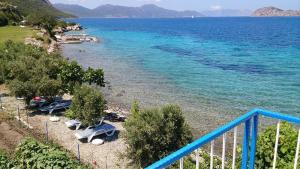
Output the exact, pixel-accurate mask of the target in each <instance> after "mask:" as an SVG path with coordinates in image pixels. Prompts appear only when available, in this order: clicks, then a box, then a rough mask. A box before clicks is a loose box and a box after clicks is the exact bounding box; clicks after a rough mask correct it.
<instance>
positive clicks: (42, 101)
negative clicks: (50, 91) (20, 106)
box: [29, 96, 62, 109]
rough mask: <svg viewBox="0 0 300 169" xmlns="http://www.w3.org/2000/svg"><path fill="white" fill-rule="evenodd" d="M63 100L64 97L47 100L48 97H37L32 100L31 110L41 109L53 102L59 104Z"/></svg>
mask: <svg viewBox="0 0 300 169" xmlns="http://www.w3.org/2000/svg"><path fill="white" fill-rule="evenodd" d="M61 100H62V97H53V98H50V99H49V98H46V97H39V96H37V97H35V98H33V99H32V100H30V103H29V108H30V109H34V108H41V107H45V106H48V105H50V104H51V103H52V102H59V101H61Z"/></svg>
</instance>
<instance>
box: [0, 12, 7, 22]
mask: <svg viewBox="0 0 300 169" xmlns="http://www.w3.org/2000/svg"><path fill="white" fill-rule="evenodd" d="M6 25H8V19H7V17H6V16H5V15H4V13H3V12H1V11H0V26H6Z"/></svg>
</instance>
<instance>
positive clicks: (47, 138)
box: [46, 122, 48, 142]
mask: <svg viewBox="0 0 300 169" xmlns="http://www.w3.org/2000/svg"><path fill="white" fill-rule="evenodd" d="M46 142H48V123H47V122H46Z"/></svg>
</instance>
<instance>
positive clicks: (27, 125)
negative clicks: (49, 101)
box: [26, 108, 29, 128]
mask: <svg viewBox="0 0 300 169" xmlns="http://www.w3.org/2000/svg"><path fill="white" fill-rule="evenodd" d="M26 121H27V128H29V120H28V109H27V108H26Z"/></svg>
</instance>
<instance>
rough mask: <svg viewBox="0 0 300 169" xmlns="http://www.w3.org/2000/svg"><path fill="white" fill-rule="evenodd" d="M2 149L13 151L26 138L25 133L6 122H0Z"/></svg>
mask: <svg viewBox="0 0 300 169" xmlns="http://www.w3.org/2000/svg"><path fill="white" fill-rule="evenodd" d="M0 129H1V130H0V149H2V150H5V151H6V152H13V150H14V149H15V148H16V147H17V145H18V144H19V143H20V142H21V141H22V139H23V138H24V135H23V133H20V132H18V131H17V130H16V129H15V128H14V127H12V126H11V125H9V124H8V123H6V122H0Z"/></svg>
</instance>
